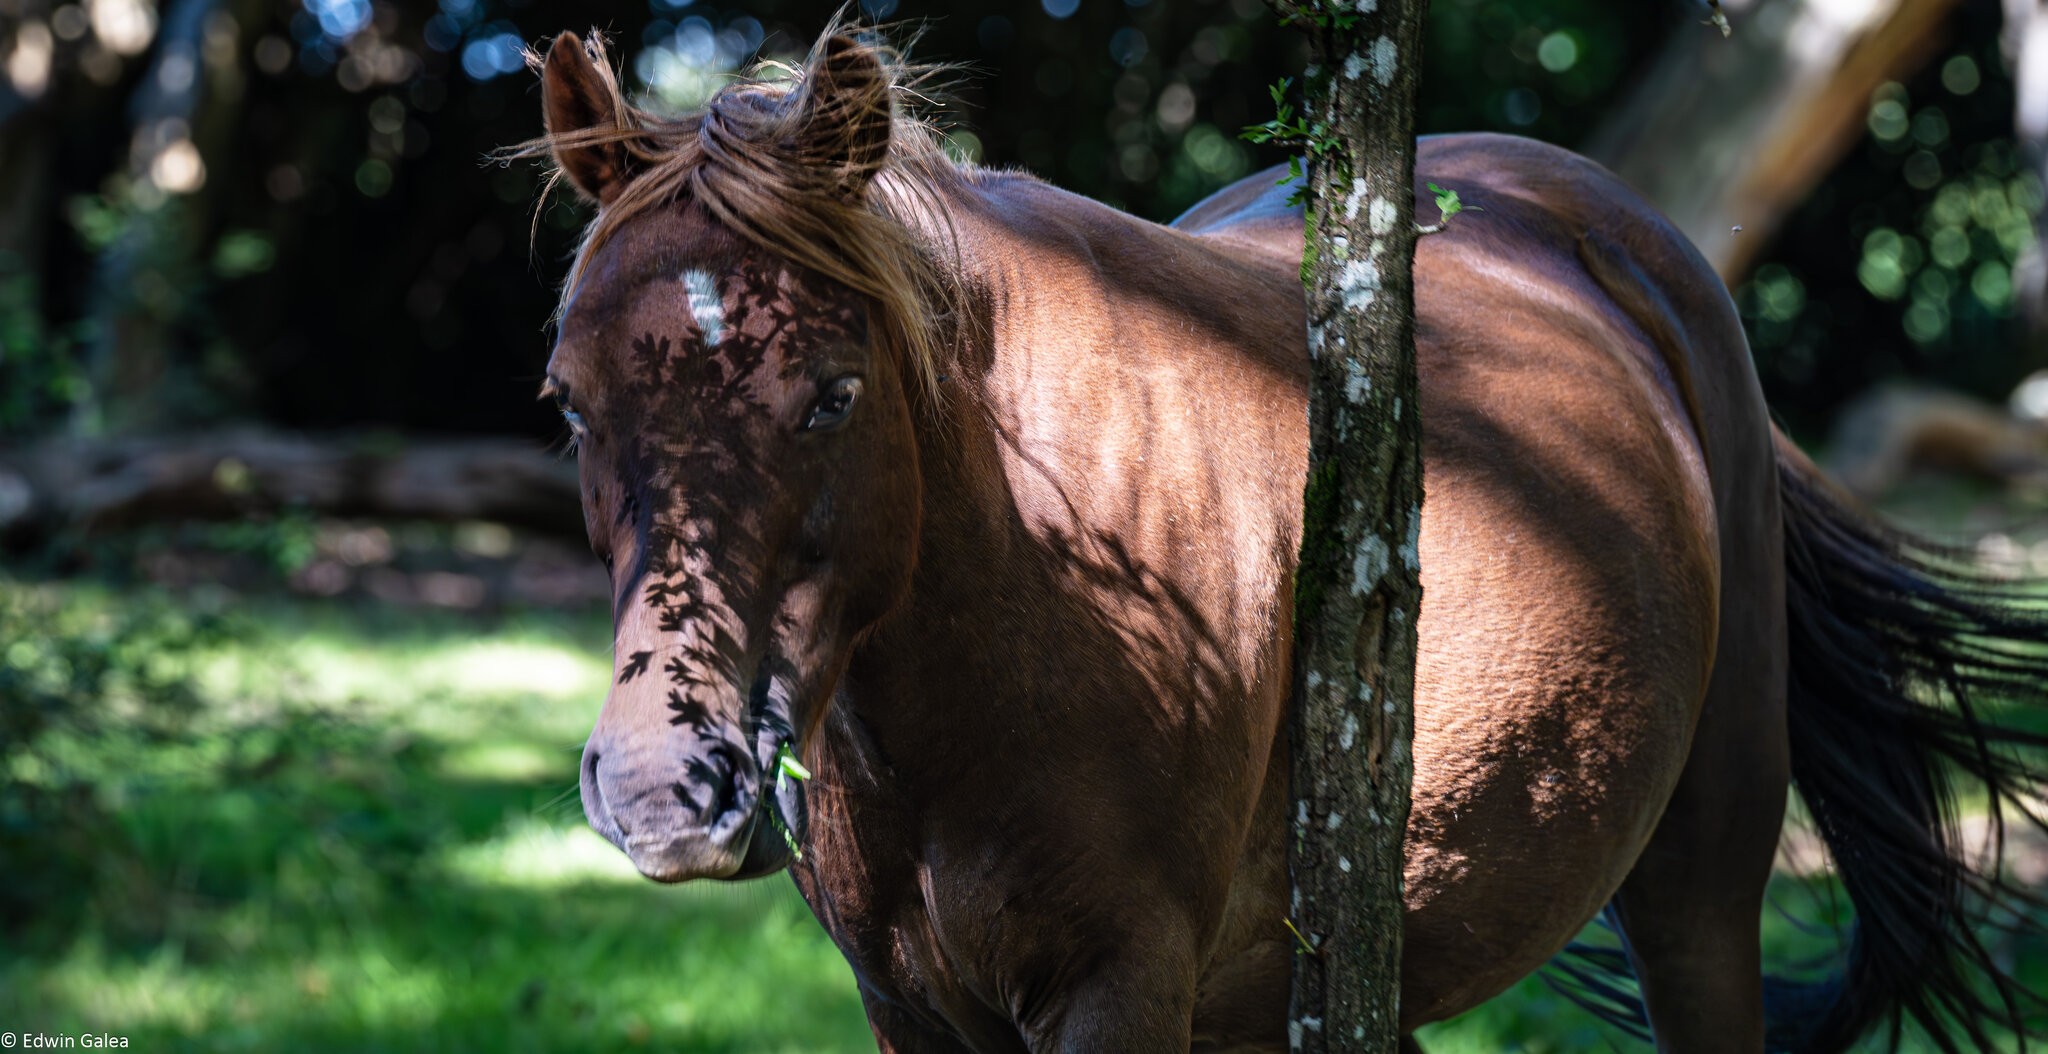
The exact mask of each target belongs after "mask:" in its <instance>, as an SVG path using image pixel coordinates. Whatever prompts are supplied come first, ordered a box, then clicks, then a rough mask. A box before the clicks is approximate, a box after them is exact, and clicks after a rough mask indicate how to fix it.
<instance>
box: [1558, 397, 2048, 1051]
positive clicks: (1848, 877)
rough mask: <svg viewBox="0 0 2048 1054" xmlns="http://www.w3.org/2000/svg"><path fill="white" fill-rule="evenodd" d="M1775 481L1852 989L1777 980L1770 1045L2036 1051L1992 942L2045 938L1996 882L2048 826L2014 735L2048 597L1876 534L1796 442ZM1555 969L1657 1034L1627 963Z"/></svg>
mask: <svg viewBox="0 0 2048 1054" xmlns="http://www.w3.org/2000/svg"><path fill="white" fill-rule="evenodd" d="M1778 478H1779V492H1780V494H1781V496H1782V502H1783V508H1784V518H1785V578H1786V597H1785V600H1786V608H1787V613H1788V616H1789V619H1788V622H1789V628H1790V640H1789V644H1790V649H1791V677H1790V685H1789V689H1790V690H1789V696H1788V699H1787V707H1788V714H1787V717H1788V724H1789V731H1790V735H1791V745H1792V780H1793V786H1794V788H1795V789H1796V790H1797V791H1798V793H1799V796H1800V798H1801V799H1802V800H1803V801H1804V802H1805V804H1806V808H1807V811H1808V813H1810V814H1811V816H1812V818H1813V822H1814V825H1815V826H1816V827H1817V828H1818V829H1819V832H1820V835H1821V837H1822V839H1823V840H1824V841H1825V842H1826V843H1827V847H1828V853H1829V855H1830V856H1831V857H1832V858H1833V860H1834V864H1835V869H1836V873H1837V875H1838V876H1839V878H1840V880H1841V884H1842V888H1843V890H1844V891H1845V892H1846V893H1847V894H1848V897H1849V900H1850V902H1851V903H1852V904H1853V905H1854V906H1855V909H1856V921H1855V924H1854V927H1853V929H1852V930H1851V931H1850V934H1849V942H1848V947H1847V948H1846V949H1845V952H1844V955H1843V958H1842V960H1841V964H1840V969H1839V970H1837V971H1836V972H1835V974H1834V976H1832V977H1830V978H1828V979H1827V980H1824V981H1818V982H1807V981H1791V980H1783V979H1777V978H1768V979H1766V980H1765V983H1764V1003H1765V1013H1766V1016H1767V1018H1768V1024H1767V1030H1768V1036H1767V1046H1768V1047H1769V1049H1771V1050H1772V1051H1794V1052H1799V1054H1820V1052H1834V1051H1842V1050H1846V1049H1848V1048H1849V1047H1850V1045H1851V1044H1853V1043H1854V1042H1856V1040H1857V1039H1859V1038H1860V1037H1862V1036H1864V1035H1865V1034H1866V1033H1869V1032H1871V1031H1873V1030H1875V1029H1882V1030H1883V1031H1884V1032H1885V1033H1886V1034H1887V1035H1888V1036H1889V1038H1890V1040H1891V1041H1892V1045H1893V1046H1896V1045H1897V1041H1898V1039H1899V1038H1900V1036H1901V1034H1902V1033H1903V1031H1904V1030H1905V1029H1906V1027H1907V1025H1908V1024H1909V1023H1910V1024H1912V1025H1916V1026H1918V1029H1919V1030H1920V1031H1921V1032H1922V1033H1923V1034H1924V1035H1925V1037H1926V1040H1927V1041H1928V1042H1930V1043H1932V1044H1933V1045H1934V1046H1935V1047H1937V1048H1938V1049H1940V1050H1942V1051H1945V1052H1951V1054H1953V1052H1957V1051H1962V1050H2015V1049H2018V1050H2024V1049H2025V1047H2026V1043H2027V1039H2028V1037H2030V1036H2031V1037H2036V1038H2038V1037H2040V1036H2041V1035H2042V1034H2043V1029H2042V1026H2043V1023H2044V1011H2048V999H2044V997H2043V996H2042V995H2041V994H2039V993H2035V992H2030V991H2028V990H2027V989H2026V988H2025V987H2024V986H2023V985H2022V984H2021V983H2020V981H2019V980H2018V979H2017V978H2016V977H2014V976H2013V972H2012V967H2011V964H2010V963H2008V962H2006V961H2004V956H2002V955H2001V954H2000V953H1999V952H2000V949H1994V947H1993V946H1991V945H1990V944H1987V943H1986V939H1985V935H1986V932H1987V931H1989V932H1992V933H2002V934H2003V935H2005V936H2013V935H2015V934H2017V935H2018V936H2020V937H2022V938H2031V939H2039V938H2040V937H2042V936H2043V934H2044V930H2043V927H2042V924H2041V921H2040V916H2041V914H2042V912H2043V911H2044V910H2048V904H2044V902H2043V900H2042V898H2041V896H2040V895H2039V894H2038V893H2036V892H2033V891H2030V890H2027V889H2025V888H2023V887H2020V886H2018V885H2015V884H2013V883H2012V882H2011V881H2010V879H2008V878H2007V877H2005V876H2003V875H2002V874H2001V873H2000V872H2001V867H2000V865H2001V859H2002V857H2003V855H2004V852H2003V850H2004V837H2005V823H2006V820H2007V819H2008V817H2015V818H2017V819H2019V820H2020V821H2021V822H2024V823H2029V824H2032V825H2034V826H2036V827H2043V828H2044V829H2048V823H2044V817H2043V815H2042V807H2043V806H2042V801H2043V797H2042V795H2043V791H2044V789H2048V770H2044V767H2043V766H2044V764H2048V735H2042V734H2040V733H2037V732H2032V731H2027V730H2025V729H2021V728H2016V727H2013V726H2012V725H2011V724H2010V723H2009V719H2010V717H2011V716H2013V715H2015V714H2016V713H2017V712H2018V711H2019V710H2021V709H2027V710H2031V711H2033V715H2032V716H2034V717H2035V718H2036V720H2035V722H2034V723H2035V724H2036V726H2037V727H2038V726H2040V725H2041V721H2040V720H2039V718H2040V717H2041V716H2042V715H2044V714H2048V589H2044V587H2043V585H2042V584H2041V583H2038V582H2037V583H2032V584H2031V585H2030V584H2028V583H2010V582H2005V581H2000V580H1998V579H1996V578H1993V577H1991V576H1989V575H1986V574H1984V573H1983V572H1981V571H1979V570H1977V569H1976V568H1975V567H1973V566H1972V563H1971V561H1970V559H1969V557H1968V555H1967V554H1965V553H1961V552H1957V551H1955V550H1951V549H1947V548H1944V547H1941V546H1937V545H1933V544H1930V543H1927V542H1925V541H1922V540H1920V539H1917V538H1914V537H1912V536H1910V535H1907V534H1905V533H1903V532H1901V531H1897V530H1894V529H1892V528H1889V527H1886V526H1884V525H1882V524H1879V523H1877V522H1875V521H1873V520H1872V519H1870V518H1869V517H1868V516H1866V515H1864V514H1862V513H1860V512H1858V511H1857V510H1856V509H1854V508H1853V507H1852V506H1851V505H1850V503H1849V502H1847V501H1846V500H1845V499H1843V498H1841V497H1838V496H1837V494H1836V492H1835V491H1834V490H1833V489H1832V487H1831V485H1830V484H1829V483H1827V482H1826V481H1825V480H1824V479H1823V478H1822V477H1821V475H1820V473H1819V471H1818V470H1817V469H1815V468H1814V467H1813V465H1812V463H1811V462H1809V461H1808V460H1807V459H1806V457H1805V455H1803V454H1801V453H1800V452H1799V451H1798V450H1797V449H1796V448H1795V447H1793V446H1792V445H1791V443H1790V442H1788V441H1786V440H1785V439H1784V437H1783V436H1779V437H1778ZM2001 717H2003V718H2005V720H2001ZM1959 789H1975V790H1979V791H1981V793H1982V797H1983V799H1984V800H1985V802H1986V804H1987V807H1988V810H1989V815H1988V820H1989V825H1988V832H1989V833H1988V836H1987V837H1988V838H1989V840H1990V844H1989V846H1988V847H1985V846H1978V845H1974V844H1972V843H1971V842H1969V841H1968V840H1966V839H1965V838H1964V836H1963V834H1962V831H1961V830H1960V825H1959V823H1958V818H1959V817H1958V809H1957V795H1958V790H1959ZM1971 800H1972V801H1973V802H1974V801H1975V800H1976V798H1975V797H1974V796H1973V797H1972V799H1971ZM1973 849H1974V850H1976V851H1974V852H1973V851H1972V850H1973ZM1552 967H1553V970H1552V973H1551V975H1550V977H1551V980H1552V983H1553V984H1554V985H1555V986H1556V987H1558V988H1560V989H1561V990H1562V991H1564V993H1565V994H1566V995H1568V996H1570V997H1571V998H1572V999H1573V1000H1574V1001H1576V1002H1579V1003H1580V1004H1581V1005H1583V1006H1585V1007H1587V1008H1588V1009H1590V1010H1592V1011H1594V1012H1595V1013H1597V1014H1599V1015H1600V1016H1601V1017H1603V1018H1606V1019H1607V1020H1609V1021H1611V1022H1614V1023H1616V1024H1619V1025H1622V1026H1623V1027H1625V1028H1627V1029H1628V1030H1629V1031H1631V1032H1635V1033H1636V1034H1637V1035H1644V1034H1645V1033H1646V1029H1645V1027H1644V1026H1645V1024H1646V1018H1645V1017H1644V1015H1643V1013H1642V1007H1641V1004H1640V1002H1639V1001H1638V1000H1637V999H1636V998H1635V993H1634V992H1633V991H1632V988H1633V986H1632V985H1629V984H1626V983H1625V982H1620V983H1618V979H1619V978H1623V977H1625V976H1626V972H1627V968H1628V963H1627V957H1626V955H1625V954H1624V953H1623V950H1622V949H1619V948H1614V947H1600V946H1582V945H1575V946H1574V947H1573V948H1572V949H1570V950H1569V951H1568V953H1567V954H1566V956H1564V957H1563V958H1561V959H1559V960H1558V961H1556V962H1554V963H1553V964H1552Z"/></svg>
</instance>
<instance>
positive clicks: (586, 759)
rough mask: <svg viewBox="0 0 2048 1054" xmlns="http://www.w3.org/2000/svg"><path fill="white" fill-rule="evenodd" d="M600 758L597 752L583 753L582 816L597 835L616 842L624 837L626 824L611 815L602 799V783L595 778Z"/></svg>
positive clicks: (609, 806) (608, 807)
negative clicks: (595, 830) (594, 829)
mask: <svg viewBox="0 0 2048 1054" xmlns="http://www.w3.org/2000/svg"><path fill="white" fill-rule="evenodd" d="M601 757H602V755H600V754H599V753H598V752H597V751H595V750H591V749H587V748H586V749H585V750H584V751H583V779H582V781H581V782H582V784H583V815H584V816H585V817H586V818H587V819H589V820H590V826H592V827H594V828H596V829H597V832H598V833H599V834H602V835H604V836H605V837H606V838H610V839H612V840H613V841H617V840H618V839H620V838H623V837H625V835H626V833H627V832H626V824H625V822H624V821H623V820H622V819H620V818H619V817H618V816H615V815H613V813H612V807H611V803H609V802H607V801H605V799H604V783H603V782H602V781H600V780H599V779H598V778H597V764H598V761H599V759H600V758H601Z"/></svg>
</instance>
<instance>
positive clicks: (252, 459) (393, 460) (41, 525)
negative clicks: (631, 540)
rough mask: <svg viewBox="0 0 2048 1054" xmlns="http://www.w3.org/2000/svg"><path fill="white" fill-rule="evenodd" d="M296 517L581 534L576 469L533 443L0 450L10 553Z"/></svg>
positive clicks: (77, 442)
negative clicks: (90, 537)
mask: <svg viewBox="0 0 2048 1054" xmlns="http://www.w3.org/2000/svg"><path fill="white" fill-rule="evenodd" d="M286 512H305V513H312V514H317V515H323V516H353V517H371V518H377V519H394V520H436V521H445V522H460V521H466V520H484V521H490V522H494V523H502V524H506V525H508V526H514V527H524V528H528V529H531V530H537V531H543V532H547V533H551V534H558V535H568V536H577V537H580V536H581V535H582V534H583V513H582V510H581V506H580V504H579V500H578V490H577V482H576V464H575V462H574V461H573V460H570V459H567V458H563V457H559V456H556V455H554V454H551V453H549V452H548V451H546V450H545V449H543V448H542V447H541V446H540V445H539V444H537V443H534V442H532V441H529V440H524V439H513V438H462V439H440V438H432V439H429V438H420V437H396V436H390V435H380V434H363V435H340V436H312V435H297V434H290V433H279V432H269V431H260V430H237V431H224V432H213V433H204V434H194V435H173V436H150V437H135V438H120V439H57V440H49V441H46V442H42V443H38V444H34V445H29V446H22V447H13V448H9V447H0V540H4V542H5V544H6V545H8V546H9V547H11V548H17V547H21V546H25V545H34V544H37V543H40V542H41V541H44V540H47V539H48V538H50V537H53V536H55V535H57V534H60V533H67V532H76V533H85V534H90V533H94V532H101V531H108V530H117V529H121V528H128V527H134V526H138V525H140V524H145V523H153V522H165V521H174V520H239V519H247V518H249V517H252V516H265V515H276V514H280V513H286Z"/></svg>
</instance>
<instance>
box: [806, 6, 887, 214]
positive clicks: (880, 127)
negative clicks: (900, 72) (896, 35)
mask: <svg viewBox="0 0 2048 1054" xmlns="http://www.w3.org/2000/svg"><path fill="white" fill-rule="evenodd" d="M797 106H798V109H797V122H798V126H797V131H796V134H797V137H798V145H799V147H800V148H801V150H802V153H803V156H804V158H805V160H806V161H807V162H808V163H811V164H817V165H820V166H823V167H824V168H826V169H827V170H829V171H831V172H832V173H833V175H834V177H835V180H836V182H837V183H838V185H839V190H840V191H841V192H842V193H844V194H846V195H847V196H848V197H859V196H860V195H861V194H862V193H864V192H865V191H866V190H867V186H868V184H869V183H870V182H872V181H873V180H874V178H875V175H876V174H877V173H879V172H880V171H881V170H882V165H883V164H884V163H886V162H887V161H888V160H889V134H890V123H891V118H890V111H889V71H888V70H887V68H885V67H884V66H883V65H882V59H881V57H880V56H879V55H878V54H876V52H875V49H874V48H872V47H869V46H868V45H866V44H863V43H861V42H860V41H858V40H855V39H854V38H852V37H850V36H847V35H846V34H844V33H834V34H833V35H831V36H829V37H827V38H825V42H824V43H822V44H820V45H819V46H818V48H817V50H816V51H815V52H814V53H813V54H812V57H811V61H810V63H809V65H808V68H807V69H806V70H805V71H804V81H803V88H802V90H801V94H800V96H799V98H798V103H797Z"/></svg>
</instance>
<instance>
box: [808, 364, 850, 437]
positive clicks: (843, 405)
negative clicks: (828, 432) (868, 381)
mask: <svg viewBox="0 0 2048 1054" xmlns="http://www.w3.org/2000/svg"><path fill="white" fill-rule="evenodd" d="M860 388H861V384H860V378H859V377H841V378H839V379H838V380H836V381H833V382H832V384H831V386H830V387H828V388H826V389H825V394H824V395H821V396H819V397H818V401H817V403H816V405H814V406H812V407H811V415H810V416H809V417H808V418H806V419H805V420H804V431H806V432H815V431H818V430H820V429H825V428H833V427H836V426H838V425H840V424H843V423H845V421H846V417H847V415H848V414H851V413H853V403H854V400H856V399H858V398H860Z"/></svg>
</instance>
